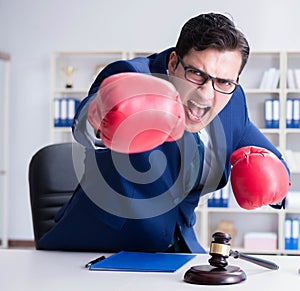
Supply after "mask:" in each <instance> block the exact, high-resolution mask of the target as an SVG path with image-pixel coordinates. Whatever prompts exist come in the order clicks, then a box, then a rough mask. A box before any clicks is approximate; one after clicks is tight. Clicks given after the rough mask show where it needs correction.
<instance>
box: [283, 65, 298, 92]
mask: <svg viewBox="0 0 300 291" xmlns="http://www.w3.org/2000/svg"><path fill="white" fill-rule="evenodd" d="M286 81H287V88H288V89H300V69H288V70H287V78H286Z"/></svg>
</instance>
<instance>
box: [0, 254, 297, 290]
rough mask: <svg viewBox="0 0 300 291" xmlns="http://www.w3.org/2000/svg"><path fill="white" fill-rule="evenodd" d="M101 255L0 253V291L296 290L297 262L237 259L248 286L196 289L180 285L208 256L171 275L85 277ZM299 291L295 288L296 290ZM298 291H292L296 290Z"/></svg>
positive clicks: (95, 273) (102, 273)
mask: <svg viewBox="0 0 300 291" xmlns="http://www.w3.org/2000/svg"><path fill="white" fill-rule="evenodd" d="M99 255H101V254H98V253H80V252H79V253H73V252H54V251H36V250H15V249H8V250H7V249H2V250H0V274H1V275H0V276H1V277H0V287H1V290H10V291H14V290H24V291H27V290H30V291H35V290H43V291H47V290H51V291H56V290H58V291H59V290H63V291H68V290H101V291H102V290H105V291H106V290H109V291H115V290H116V291H122V290H126V291H135V290H142V291H147V290H151V291H153V290H164V291H167V290H172V291H175V290H180V291H184V290H201V291H202V290H225V289H226V290H251V291H253V290H255V291H259V290H265V289H266V288H270V290H272V291H274V290H276V291H277V290H278V291H282V290H287V288H288V286H290V287H289V288H291V287H292V290H293V289H294V290H296V289H297V290H298V288H299V286H300V274H299V273H298V269H299V268H300V258H299V257H297V256H259V257H262V258H264V259H267V260H271V261H273V262H275V263H277V264H278V265H279V270H276V271H272V270H268V269H265V268H263V267H260V266H257V265H255V264H252V263H249V262H246V261H243V260H241V259H234V258H231V257H230V258H229V259H228V263H229V265H235V266H239V267H240V268H241V269H242V270H244V272H245V273H246V275H247V279H246V281H243V282H242V283H238V284H234V285H222V286H200V285H193V284H188V283H185V282H184V281H183V276H184V273H185V272H186V271H187V270H188V269H189V268H190V267H191V266H194V265H203V264H204V265H206V264H208V263H207V260H208V258H209V257H210V256H209V255H199V256H197V257H195V258H194V259H192V260H191V261H190V262H188V263H187V264H186V265H184V266H183V267H181V268H180V269H179V270H177V271H176V272H175V273H135V272H107V271H89V270H88V269H86V268H84V265H85V263H87V262H88V261H90V260H92V259H94V258H95V257H97V256H99ZM296 286H297V287H296ZM295 288H296V289H295Z"/></svg>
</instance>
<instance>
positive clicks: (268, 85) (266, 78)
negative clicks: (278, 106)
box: [259, 67, 280, 90]
mask: <svg viewBox="0 0 300 291" xmlns="http://www.w3.org/2000/svg"><path fill="white" fill-rule="evenodd" d="M279 79H280V71H279V69H277V68H273V67H272V68H269V69H267V70H265V71H264V74H263V77H262V79H261V82H260V84H259V89H261V90H273V89H277V88H278V85H279Z"/></svg>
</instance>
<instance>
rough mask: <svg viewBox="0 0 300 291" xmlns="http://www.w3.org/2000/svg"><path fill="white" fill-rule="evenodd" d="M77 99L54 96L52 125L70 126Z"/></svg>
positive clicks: (77, 103) (76, 106) (77, 102)
mask: <svg viewBox="0 0 300 291" xmlns="http://www.w3.org/2000/svg"><path fill="white" fill-rule="evenodd" d="M78 105H79V100H77V99H76V98H71V97H68V98H55V99H54V126H55V127H70V126H72V124H73V118H74V116H75V112H76V110H77V108H78Z"/></svg>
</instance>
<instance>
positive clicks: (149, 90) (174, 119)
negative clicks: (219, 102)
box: [88, 73, 185, 153]
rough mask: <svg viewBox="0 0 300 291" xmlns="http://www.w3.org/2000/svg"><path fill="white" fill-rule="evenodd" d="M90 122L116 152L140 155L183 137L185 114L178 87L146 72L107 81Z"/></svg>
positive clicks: (91, 110)
mask: <svg viewBox="0 0 300 291" xmlns="http://www.w3.org/2000/svg"><path fill="white" fill-rule="evenodd" d="M88 120H89V122H90V123H91V124H92V126H93V127H94V128H95V129H96V130H98V131H100V136H101V138H102V142H103V143H104V144H105V146H107V147H108V148H110V149H111V150H113V151H117V152H121V153H139V152H144V151H147V150H151V149H153V148H155V147H157V146H159V145H160V144H162V143H164V142H166V141H175V140H177V139H179V138H181V137H182V135H183V133H184V129H185V114H184V109H183V106H182V104H181V100H180V97H179V94H178V92H177V91H176V89H175V87H174V86H173V85H172V84H171V83H170V82H168V81H166V80H164V79H160V78H158V77H154V76H151V75H147V74H142V73H120V74H116V75H112V76H110V77H107V78H106V79H104V81H103V82H102V83H101V86H100V88H99V90H98V93H97V96H96V98H95V99H94V100H93V101H92V102H91V104H90V106H89V109H88Z"/></svg>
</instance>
